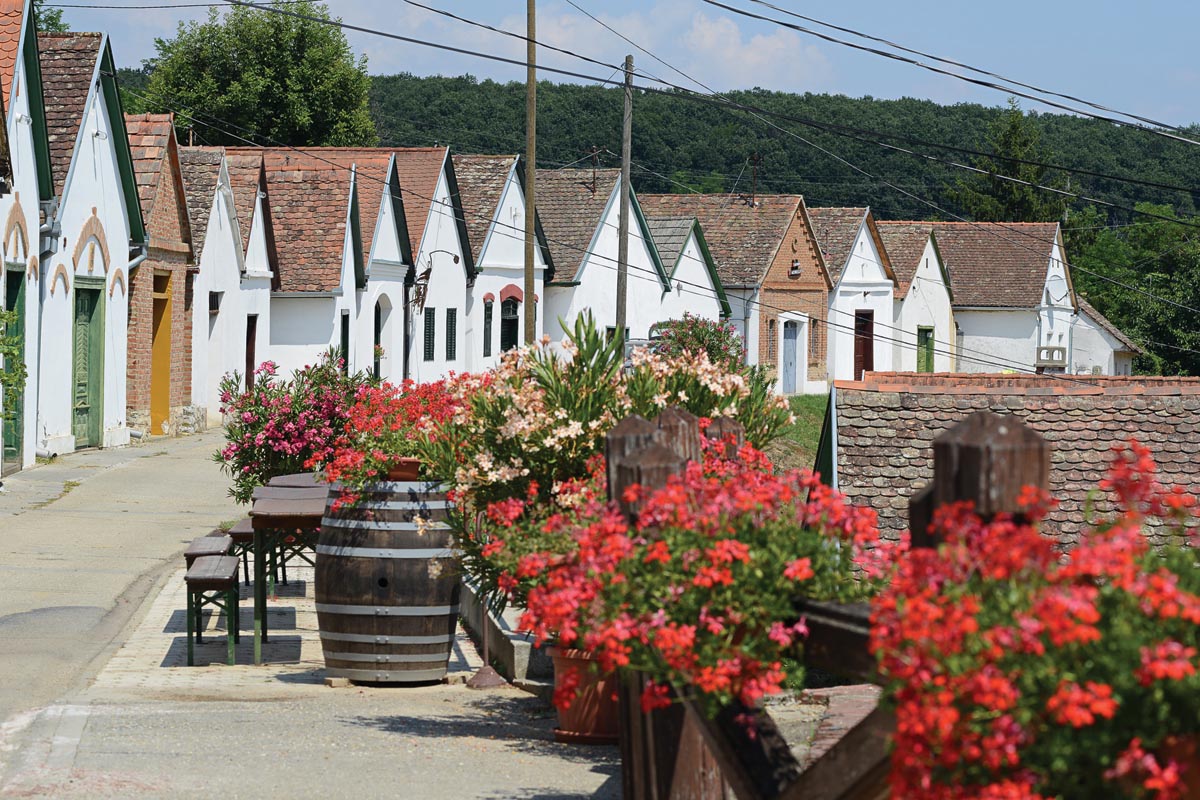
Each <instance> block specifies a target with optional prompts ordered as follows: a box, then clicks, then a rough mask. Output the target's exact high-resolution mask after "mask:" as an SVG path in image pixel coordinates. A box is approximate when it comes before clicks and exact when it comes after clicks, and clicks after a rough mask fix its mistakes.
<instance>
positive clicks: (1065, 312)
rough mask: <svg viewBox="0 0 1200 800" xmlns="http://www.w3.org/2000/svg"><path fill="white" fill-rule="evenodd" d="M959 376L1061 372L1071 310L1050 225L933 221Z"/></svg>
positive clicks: (1068, 347) (1068, 359)
mask: <svg viewBox="0 0 1200 800" xmlns="http://www.w3.org/2000/svg"><path fill="white" fill-rule="evenodd" d="M934 236H936V237H937V241H938V249H939V250H940V251H941V254H942V258H943V259H944V260H945V262H946V269H947V271H948V272H949V273H950V280H951V285H952V286H953V288H954V319H955V322H956V323H957V324H958V327H959V339H958V347H957V353H958V366H957V369H958V370H959V371H960V372H1003V371H1005V370H1011V371H1024V372H1032V371H1034V370H1037V371H1039V372H1067V371H1068V370H1069V368H1070V365H1071V363H1072V356H1073V350H1074V342H1073V335H1072V330H1073V328H1074V326H1075V322H1076V310H1077V305H1076V302H1075V291H1074V288H1073V287H1072V284H1071V271H1070V267H1069V266H1068V264H1067V260H1066V256H1065V252H1066V251H1065V249H1064V247H1063V241H1062V231H1061V229H1060V227H1059V225H1058V223H1055V222H938V223H934Z"/></svg>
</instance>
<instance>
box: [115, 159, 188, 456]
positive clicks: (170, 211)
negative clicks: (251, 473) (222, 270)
mask: <svg viewBox="0 0 1200 800" xmlns="http://www.w3.org/2000/svg"><path fill="white" fill-rule="evenodd" d="M160 169H161V170H162V174H161V175H160V176H159V181H158V187H157V190H156V195H155V198H154V202H153V205H152V206H151V208H150V209H145V208H143V209H142V213H143V214H146V215H147V218H146V234H147V238H148V239H149V257H148V258H147V259H146V260H145V261H143V262H142V264H141V266H139V267H138V268H137V269H136V270H134V274H133V277H132V280H131V282H130V308H129V341H128V348H129V360H128V375H127V378H128V391H127V406H128V418H129V420H130V425H131V426H133V427H143V428H144V427H145V426H147V425H148V424H149V420H150V392H151V384H152V382H153V376H152V374H151V373H152V369H151V366H152V365H151V360H152V355H153V336H154V297H153V292H154V276H155V275H158V276H160V278H159V281H160V283H161V282H162V278H163V277H168V278H169V287H170V295H171V320H170V326H171V356H170V369H171V375H170V400H169V404H170V419H171V424H170V427H171V432H172V433H175V432H176V431H177V429H178V426H177V424H176V419H177V417H178V416H179V415H180V414H181V413H183V410H184V408H185V407H186V406H188V405H190V403H191V396H192V387H191V383H192V318H191V313H190V310H191V281H192V276H191V275H189V274H188V262H189V261H190V259H191V244H190V242H189V241H187V231H186V230H185V223H186V219H187V208H186V205H185V199H184V195H183V187H182V186H180V184H179V181H178V179H177V178H178V176H177V173H176V171H175V170H174V169H173V168H172V164H171V159H170V157H167V158H164V159H163V160H162V162H161V165H160ZM147 212H148V213H147ZM143 420H144V422H143ZM155 433H157V431H155Z"/></svg>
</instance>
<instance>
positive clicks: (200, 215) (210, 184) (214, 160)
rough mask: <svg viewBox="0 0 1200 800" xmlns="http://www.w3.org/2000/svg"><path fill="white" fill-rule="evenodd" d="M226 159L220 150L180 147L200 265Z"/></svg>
mask: <svg viewBox="0 0 1200 800" xmlns="http://www.w3.org/2000/svg"><path fill="white" fill-rule="evenodd" d="M224 159H225V151H224V149H222V148H220V147H181V148H179V166H180V170H181V172H182V174H183V193H184V196H185V197H186V198H187V207H188V219H189V221H190V222H191V227H192V250H193V251H194V252H195V257H196V263H197V264H199V263H200V256H201V255H202V254H203V253H204V240H205V238H206V236H207V234H208V218H209V216H210V215H211V214H212V207H213V201H214V200H215V198H216V194H217V183H218V182H219V181H220V179H221V164H222V162H223V161H224ZM243 252H244V248H243Z"/></svg>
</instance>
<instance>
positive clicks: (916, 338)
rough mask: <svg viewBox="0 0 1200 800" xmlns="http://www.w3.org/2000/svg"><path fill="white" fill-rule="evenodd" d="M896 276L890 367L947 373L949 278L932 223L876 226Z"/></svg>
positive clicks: (950, 361)
mask: <svg viewBox="0 0 1200 800" xmlns="http://www.w3.org/2000/svg"><path fill="white" fill-rule="evenodd" d="M878 224H879V233H880V236H882V238H883V246H884V249H885V250H886V251H887V254H888V260H889V261H890V262H891V265H892V270H893V271H894V272H895V274H896V299H895V309H896V310H895V317H894V322H893V326H892V329H891V330H890V331H888V335H889V336H891V337H892V339H893V341H892V369H893V370H895V371H897V372H953V371H954V370H955V363H954V361H955V360H954V352H955V351H954V348H955V345H956V333H955V324H954V309H953V301H954V294H953V292H952V290H951V286H950V275H949V273H948V272H946V264H945V262H944V261H942V254H941V252H940V251H939V250H938V246H937V237H936V236H934V234H933V223H929V222H883V221H881V222H879V223H878Z"/></svg>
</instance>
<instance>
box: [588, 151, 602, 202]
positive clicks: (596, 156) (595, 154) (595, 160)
mask: <svg viewBox="0 0 1200 800" xmlns="http://www.w3.org/2000/svg"><path fill="white" fill-rule="evenodd" d="M602 152H604V151H603V150H601V149H600V148H599V147H596V145H592V149H591V150H588V151H586V152H585V153H584V155H586V156H590V157H591V159H592V190H591V191H592V194H595V193H596V170H597V169H598V168H599V166H600V154H601V153H602Z"/></svg>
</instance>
